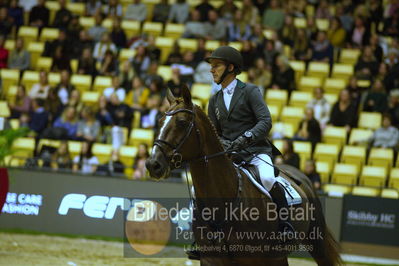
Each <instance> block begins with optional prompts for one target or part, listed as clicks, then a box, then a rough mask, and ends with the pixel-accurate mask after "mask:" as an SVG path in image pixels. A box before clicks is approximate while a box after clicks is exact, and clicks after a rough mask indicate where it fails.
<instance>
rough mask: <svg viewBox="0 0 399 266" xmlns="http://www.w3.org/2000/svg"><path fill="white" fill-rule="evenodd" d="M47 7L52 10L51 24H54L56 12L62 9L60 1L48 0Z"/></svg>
mask: <svg viewBox="0 0 399 266" xmlns="http://www.w3.org/2000/svg"><path fill="white" fill-rule="evenodd" d="M46 7H47V8H48V9H49V10H50V24H53V22H54V18H55V13H56V12H57V11H58V10H59V9H60V3H58V2H57V1H46Z"/></svg>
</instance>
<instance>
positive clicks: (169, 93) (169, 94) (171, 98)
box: [166, 89, 175, 104]
mask: <svg viewBox="0 0 399 266" xmlns="http://www.w3.org/2000/svg"><path fill="white" fill-rule="evenodd" d="M166 99H168V102H169V104H172V103H173V102H174V101H175V96H174V95H173V93H172V91H171V90H170V89H168V90H167V92H166Z"/></svg>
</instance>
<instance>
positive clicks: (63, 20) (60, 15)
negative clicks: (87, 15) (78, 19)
mask: <svg viewBox="0 0 399 266" xmlns="http://www.w3.org/2000/svg"><path fill="white" fill-rule="evenodd" d="M58 3H60V9H58V10H57V12H56V13H55V18H54V22H53V26H54V27H56V28H62V29H65V28H67V27H68V25H69V22H70V21H71V19H72V12H71V11H69V10H68V8H67V1H66V0H59V1H58Z"/></svg>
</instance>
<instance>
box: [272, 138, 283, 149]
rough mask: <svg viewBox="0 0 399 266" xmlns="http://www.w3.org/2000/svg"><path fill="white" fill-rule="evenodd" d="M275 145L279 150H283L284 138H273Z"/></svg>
mask: <svg viewBox="0 0 399 266" xmlns="http://www.w3.org/2000/svg"><path fill="white" fill-rule="evenodd" d="M273 145H274V146H275V147H276V148H277V149H278V150H279V151H282V150H283V140H282V139H275V140H273Z"/></svg>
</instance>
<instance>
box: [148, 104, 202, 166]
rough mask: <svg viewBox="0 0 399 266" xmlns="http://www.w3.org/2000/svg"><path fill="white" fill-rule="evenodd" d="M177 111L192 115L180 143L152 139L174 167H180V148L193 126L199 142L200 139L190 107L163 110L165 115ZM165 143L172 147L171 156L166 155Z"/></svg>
mask: <svg viewBox="0 0 399 266" xmlns="http://www.w3.org/2000/svg"><path fill="white" fill-rule="evenodd" d="M177 113H188V114H191V115H192V120H191V121H190V124H189V126H188V129H187V131H186V134H185V135H184V137H183V139H182V140H181V141H180V143H179V144H177V145H173V144H172V143H170V142H167V141H165V140H162V139H156V140H155V141H154V145H155V146H158V147H159V149H160V150H161V152H162V153H163V154H164V156H165V157H166V158H167V159H169V161H170V164H172V166H173V167H174V168H180V167H181V166H182V161H183V156H182V154H181V153H180V149H181V147H182V146H183V145H184V143H185V142H186V141H187V139H188V138H189V137H190V135H191V132H192V131H193V128H195V131H196V133H197V135H198V140H199V142H200V141H201V138H200V132H199V130H198V128H197V127H196V125H195V112H194V111H193V110H190V109H183V108H181V109H177V110H173V111H169V112H165V115H166V116H173V115H175V114H177ZM165 145H166V146H168V147H169V148H171V149H172V155H171V156H168V154H167V152H166V149H165Z"/></svg>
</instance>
